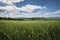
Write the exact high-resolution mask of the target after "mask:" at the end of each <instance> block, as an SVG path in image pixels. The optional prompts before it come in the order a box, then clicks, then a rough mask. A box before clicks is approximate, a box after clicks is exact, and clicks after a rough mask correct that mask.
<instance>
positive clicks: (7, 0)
mask: <svg viewBox="0 0 60 40" xmlns="http://www.w3.org/2000/svg"><path fill="white" fill-rule="evenodd" d="M21 1H24V0H0V2H2V3H6V4H9V5H11V4H13V3H16V2H21Z"/></svg>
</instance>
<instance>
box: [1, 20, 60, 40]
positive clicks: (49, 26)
mask: <svg viewBox="0 0 60 40" xmlns="http://www.w3.org/2000/svg"><path fill="white" fill-rule="evenodd" d="M0 40H60V20H48V21H47V20H45V21H44V20H30V21H13V20H0Z"/></svg>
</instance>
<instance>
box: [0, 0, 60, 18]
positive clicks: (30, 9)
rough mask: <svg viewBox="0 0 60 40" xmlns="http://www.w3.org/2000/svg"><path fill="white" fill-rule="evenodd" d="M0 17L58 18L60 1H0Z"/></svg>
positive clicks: (59, 15)
mask: <svg viewBox="0 0 60 40" xmlns="http://www.w3.org/2000/svg"><path fill="white" fill-rule="evenodd" d="M0 17H7V18H8V17H10V18H21V17H22V18H23V17H25V18H32V17H60V0H0Z"/></svg>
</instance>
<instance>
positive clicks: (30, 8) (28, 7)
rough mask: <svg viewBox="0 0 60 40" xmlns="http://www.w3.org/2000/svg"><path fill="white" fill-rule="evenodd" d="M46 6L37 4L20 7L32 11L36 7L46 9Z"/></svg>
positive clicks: (22, 9)
mask: <svg viewBox="0 0 60 40" xmlns="http://www.w3.org/2000/svg"><path fill="white" fill-rule="evenodd" d="M45 8H46V7H42V6H36V5H30V4H28V5H25V6H23V7H21V8H20V10H21V11H26V12H32V11H34V10H35V9H45Z"/></svg>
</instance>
